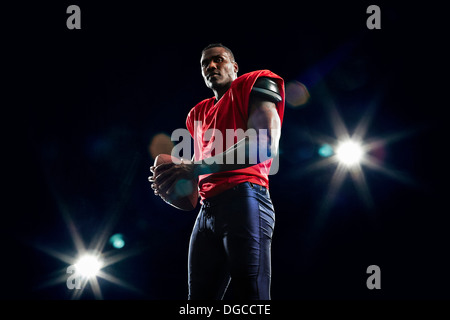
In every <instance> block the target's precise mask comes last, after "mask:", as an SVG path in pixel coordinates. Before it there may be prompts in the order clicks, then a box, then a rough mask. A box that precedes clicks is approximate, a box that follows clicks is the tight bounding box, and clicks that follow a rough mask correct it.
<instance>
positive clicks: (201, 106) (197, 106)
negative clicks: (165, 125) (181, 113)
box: [188, 97, 214, 118]
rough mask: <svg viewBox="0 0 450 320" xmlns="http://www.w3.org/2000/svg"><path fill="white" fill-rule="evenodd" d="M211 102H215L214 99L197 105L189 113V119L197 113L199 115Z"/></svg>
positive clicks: (205, 100)
mask: <svg viewBox="0 0 450 320" xmlns="http://www.w3.org/2000/svg"><path fill="white" fill-rule="evenodd" d="M211 100H214V97H212V98H207V99H204V100H202V101H200V102H199V103H197V104H196V105H195V106H194V107H193V108H192V109H191V110H190V111H189V113H188V118H189V117H192V116H193V115H194V114H195V113H198V112H200V111H201V110H203V109H204V108H205V107H206V106H207V105H208V103H210V102H211Z"/></svg>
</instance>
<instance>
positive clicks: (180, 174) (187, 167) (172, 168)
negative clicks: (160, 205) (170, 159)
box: [148, 160, 197, 196]
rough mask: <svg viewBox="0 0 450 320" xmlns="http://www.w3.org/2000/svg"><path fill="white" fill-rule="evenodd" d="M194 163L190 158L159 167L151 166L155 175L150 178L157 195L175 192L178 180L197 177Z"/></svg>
mask: <svg viewBox="0 0 450 320" xmlns="http://www.w3.org/2000/svg"><path fill="white" fill-rule="evenodd" d="M194 168H195V166H194V163H193V162H192V161H190V160H182V163H180V164H175V163H163V164H160V165H159V166H157V167H154V166H152V167H150V171H151V172H152V173H153V176H150V177H149V178H148V181H150V182H151V183H152V185H151V187H152V189H153V191H154V193H155V195H159V196H162V195H164V196H166V195H170V194H171V193H172V192H174V188H175V185H176V183H175V182H176V181H179V180H180V179H185V180H193V179H195V178H197V177H196V175H195V173H194Z"/></svg>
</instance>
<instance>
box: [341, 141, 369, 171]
mask: <svg viewBox="0 0 450 320" xmlns="http://www.w3.org/2000/svg"><path fill="white" fill-rule="evenodd" d="M363 155H364V152H363V148H362V146H361V144H359V143H357V142H355V141H352V140H347V141H344V142H341V143H340V144H339V145H338V147H337V148H336V156H337V159H338V160H339V162H341V163H342V164H344V165H345V166H347V167H351V166H353V165H356V164H359V163H360V161H361V159H362V157H363Z"/></svg>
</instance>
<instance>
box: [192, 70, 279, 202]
mask: <svg viewBox="0 0 450 320" xmlns="http://www.w3.org/2000/svg"><path fill="white" fill-rule="evenodd" d="M258 77H269V78H271V79H272V80H274V81H275V82H276V83H277V84H278V88H279V90H280V95H281V98H282V101H281V102H279V103H277V104H276V107H277V111H278V115H279V117H280V121H281V123H283V114H284V99H285V95H284V81H283V79H282V78H281V77H280V76H278V75H276V74H275V73H273V72H271V71H269V70H258V71H253V72H249V73H246V74H243V75H242V76H240V77H238V78H237V79H235V80H234V81H233V82H232V83H231V87H230V88H229V89H228V91H227V92H226V93H225V94H224V95H223V96H222V98H221V99H220V100H219V101H218V102H217V103H216V104H214V102H215V97H212V98H209V99H205V100H203V101H201V102H199V103H198V104H197V105H196V106H195V107H194V108H192V109H191V111H190V112H189V114H188V116H187V119H186V127H187V129H188V130H189V132H190V134H191V136H192V138H193V139H194V160H195V161H199V160H203V159H205V158H209V157H212V156H214V155H215V154H216V153H217V154H219V153H221V152H224V151H225V150H227V149H228V148H229V147H231V146H232V145H234V144H236V143H237V140H238V139H237V137H235V138H234V139H233V140H232V141H227V140H231V139H226V131H227V129H229V130H230V129H231V130H237V129H242V130H244V131H246V130H247V122H248V103H249V97H250V92H251V91H252V88H253V85H254V83H255V81H256V79H258ZM216 130H220V133H221V138H222V144H221V147H222V148H218V144H220V138H219V137H218V136H217V135H218V133H217V131H216ZM205 133H207V134H206V136H205ZM218 149H219V151H220V152H219V151H218ZM271 164H272V159H269V160H266V161H264V162H261V163H258V164H255V165H253V166H250V167H247V168H244V169H239V170H232V171H223V172H217V173H212V174H205V175H201V176H199V194H200V197H201V199H202V200H203V199H205V198H210V197H213V196H215V195H217V194H219V193H221V192H222V191H225V190H227V189H230V188H232V187H234V186H235V185H237V184H239V183H242V182H252V183H255V184H259V185H262V186H264V187H266V188H268V187H269V171H270V166H271Z"/></svg>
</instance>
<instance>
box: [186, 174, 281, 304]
mask: <svg viewBox="0 0 450 320" xmlns="http://www.w3.org/2000/svg"><path fill="white" fill-rule="evenodd" d="M274 225H275V212H274V208H273V205H272V201H271V199H270V194H269V191H268V190H267V189H266V188H264V187H262V186H259V185H256V184H252V183H249V182H245V183H242V184H239V185H237V186H235V187H233V188H232V189H229V190H226V191H224V192H222V193H221V194H219V195H217V196H215V197H212V198H210V199H207V200H205V201H204V203H203V205H202V207H201V209H200V212H199V214H198V216H197V220H196V222H195V225H194V228H193V230H192V235H191V240H190V244H189V259H188V275H189V299H190V300H197V299H208V300H211V299H222V298H223V297H224V295H225V292H226V289H227V287H228V284H229V283H230V280H231V283H232V288H233V295H234V298H235V299H251V300H269V299H270V281H271V258H270V248H271V243H272V234H273V229H274Z"/></svg>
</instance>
